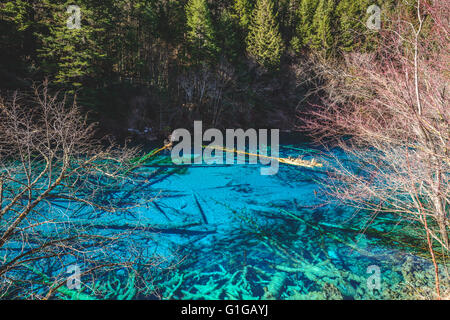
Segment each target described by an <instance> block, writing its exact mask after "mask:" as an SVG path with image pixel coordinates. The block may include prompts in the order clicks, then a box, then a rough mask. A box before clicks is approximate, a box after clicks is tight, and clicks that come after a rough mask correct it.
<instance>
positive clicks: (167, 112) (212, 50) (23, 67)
mask: <svg viewBox="0 0 450 320" xmlns="http://www.w3.org/2000/svg"><path fill="white" fill-rule="evenodd" d="M72 2H73V1H52V0H44V1H21V0H19V1H7V2H6V3H3V4H2V5H1V6H0V17H1V19H0V23H1V38H0V39H1V40H0V41H1V47H2V49H3V50H1V53H0V54H1V57H0V61H1V62H0V79H1V87H2V88H3V89H17V88H24V87H29V85H30V83H31V82H32V81H42V80H43V79H44V78H48V79H49V81H50V82H51V84H52V86H53V87H55V88H58V89H63V90H66V91H70V92H72V93H76V94H77V96H78V97H79V98H80V102H82V104H83V105H84V106H87V107H89V108H90V109H91V111H94V112H93V113H92V115H93V116H94V117H96V119H100V120H102V121H101V123H102V125H103V126H104V127H105V128H108V129H109V130H113V131H114V132H115V133H116V134H120V133H123V132H124V130H127V129H131V130H132V131H135V132H138V131H139V132H143V131H144V130H145V128H147V130H148V129H152V130H153V132H154V133H156V134H157V135H164V134H167V133H168V132H170V129H173V128H175V127H177V126H178V125H180V123H185V119H199V118H201V119H202V120H203V121H204V123H205V124H206V123H207V124H209V125H211V126H216V127H219V128H224V127H227V126H242V127H251V126H253V127H264V126H266V127H279V128H282V129H292V128H293V127H294V126H295V125H296V122H297V121H296V120H295V119H296V114H297V112H298V110H299V109H300V110H301V109H304V108H305V107H307V106H308V101H309V100H308V99H310V100H314V99H316V98H317V95H312V97H310V96H311V95H310V92H309V91H310V89H311V88H313V87H314V88H317V85H318V84H320V81H321V79H320V76H318V75H315V74H314V70H313V69H314V65H315V64H316V63H317V61H321V62H323V61H333V62H336V61H337V62H338V61H339V60H340V59H342V56H343V54H345V53H346V52H351V51H355V50H357V51H360V52H366V51H370V50H373V49H374V48H375V47H376V45H377V41H378V40H377V39H378V33H377V30H371V29H369V28H368V27H367V26H366V25H367V21H369V20H370V19H371V16H372V15H373V14H374V11H373V10H368V8H369V7H370V6H371V5H378V6H379V8H382V15H385V14H386V13H388V12H390V11H392V10H393V9H394V3H395V1H392V0H383V1H381V0H379V1H375V2H374V1H369V0H357V1H354V0H341V1H336V0H320V1H319V0H317V1H316V0H303V1H297V0H219V1H207V0H189V1H186V0H181V1H171V0H133V1H128V0H126V1H124V0H119V1H112V0H108V1H95V0H80V1H77V2H76V4H77V5H78V6H79V7H80V17H81V20H80V26H81V27H80V28H79V29H77V28H73V29H70V28H68V27H67V21H68V20H69V19H70V18H71V15H72V14H73V13H72V12H70V11H67V8H68V6H69V5H71V4H73V3H72ZM124 119H126V120H124Z"/></svg>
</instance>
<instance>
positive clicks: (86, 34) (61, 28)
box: [36, 0, 106, 88]
mask: <svg viewBox="0 0 450 320" xmlns="http://www.w3.org/2000/svg"><path fill="white" fill-rule="evenodd" d="M69 4H72V2H71V1H67V2H65V3H55V2H54V1H51V0H44V1H41V3H40V5H41V6H43V7H44V8H45V9H46V11H45V15H43V16H42V17H40V20H39V24H40V26H41V28H40V29H41V32H37V33H36V35H37V37H38V39H39V40H40V42H41V44H40V48H39V49H38V50H37V52H38V57H39V60H40V63H41V65H42V69H43V71H44V72H45V73H46V74H47V75H50V76H52V77H53V80H55V82H56V83H60V84H62V85H63V86H68V87H70V88H77V87H80V86H81V85H82V83H83V80H85V79H86V77H89V76H94V75H95V76H96V77H98V78H102V77H101V76H102V68H96V66H98V65H99V64H100V61H101V60H102V59H103V58H105V57H106V52H105V50H104V48H103V47H102V41H101V39H102V36H101V33H102V32H103V31H104V30H103V29H102V26H101V21H102V17H101V15H99V13H101V12H102V10H101V9H100V10H98V11H97V10H95V11H94V9H93V8H96V7H95V6H93V5H92V3H90V1H89V0H85V1H79V2H78V5H79V6H80V9H81V27H80V28H79V29H76V28H75V29H69V28H68V26H67V19H68V18H69V16H70V13H66V9H67V7H68V5H69ZM97 9H99V8H98V7H97Z"/></svg>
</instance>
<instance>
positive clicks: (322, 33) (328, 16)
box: [310, 0, 336, 51]
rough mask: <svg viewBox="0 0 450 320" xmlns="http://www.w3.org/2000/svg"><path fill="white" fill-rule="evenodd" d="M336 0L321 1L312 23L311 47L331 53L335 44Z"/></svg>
mask: <svg viewBox="0 0 450 320" xmlns="http://www.w3.org/2000/svg"><path fill="white" fill-rule="evenodd" d="M335 8H336V3H335V0H320V1H319V4H318V6H317V8H316V12H315V14H314V17H313V21H312V34H311V36H310V47H311V48H313V49H318V50H325V51H329V49H331V48H332V46H333V44H334V32H333V30H335V28H334V25H335V17H334V15H335Z"/></svg>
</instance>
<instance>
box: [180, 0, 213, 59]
mask: <svg viewBox="0 0 450 320" xmlns="http://www.w3.org/2000/svg"><path fill="white" fill-rule="evenodd" d="M186 18H187V27H188V32H187V39H188V41H189V46H190V49H191V50H190V53H191V57H192V58H193V60H194V62H203V61H212V60H214V59H215V58H216V57H217V54H218V52H219V48H218V46H217V42H216V35H215V32H214V28H213V22H212V19H211V13H210V11H209V8H208V5H207V2H206V0H189V2H188V3H187V5H186Z"/></svg>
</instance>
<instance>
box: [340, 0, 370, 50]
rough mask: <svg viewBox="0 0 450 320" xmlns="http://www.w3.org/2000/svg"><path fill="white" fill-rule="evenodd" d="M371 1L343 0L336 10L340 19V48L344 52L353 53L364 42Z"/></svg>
mask: <svg viewBox="0 0 450 320" xmlns="http://www.w3.org/2000/svg"><path fill="white" fill-rule="evenodd" d="M370 4H371V3H370V0H341V1H340V2H339V4H338V6H337V8H336V14H337V17H339V33H338V36H337V37H338V46H339V48H340V49H342V50H344V51H351V50H353V49H355V47H356V46H358V45H361V44H362V42H363V41H364V34H365V32H366V31H367V28H366V26H365V22H366V20H367V19H365V17H366V11H367V8H368V7H369V6H370Z"/></svg>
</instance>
